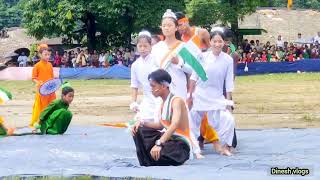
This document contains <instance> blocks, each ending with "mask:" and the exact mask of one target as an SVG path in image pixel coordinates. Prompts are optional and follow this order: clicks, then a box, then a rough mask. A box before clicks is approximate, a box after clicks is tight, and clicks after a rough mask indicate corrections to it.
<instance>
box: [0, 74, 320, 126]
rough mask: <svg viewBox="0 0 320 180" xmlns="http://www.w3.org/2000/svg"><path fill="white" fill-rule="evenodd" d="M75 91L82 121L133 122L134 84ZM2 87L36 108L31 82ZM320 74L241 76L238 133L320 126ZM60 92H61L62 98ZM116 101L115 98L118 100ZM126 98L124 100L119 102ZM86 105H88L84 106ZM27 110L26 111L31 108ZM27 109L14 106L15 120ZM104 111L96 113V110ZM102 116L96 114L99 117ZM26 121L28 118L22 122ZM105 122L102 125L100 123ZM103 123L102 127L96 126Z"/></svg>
mask: <svg viewBox="0 0 320 180" xmlns="http://www.w3.org/2000/svg"><path fill="white" fill-rule="evenodd" d="M68 81H69V82H70V83H71V85H72V86H73V87H74V89H75V91H76V93H75V101H74V104H73V105H72V107H71V110H72V111H73V112H74V113H75V114H77V115H78V117H79V119H81V117H82V115H85V116H86V117H87V118H95V117H97V116H99V117H97V119H104V120H105V119H106V118H109V117H110V119H108V120H107V121H108V122H112V119H122V120H127V119H130V118H131V114H130V112H129V110H128V104H130V95H131V88H130V80H114V79H100V80H68ZM0 87H3V88H6V89H8V90H9V91H11V92H12V94H13V101H12V104H17V103H24V104H26V103H30V104H31V102H32V101H33V99H34V93H35V87H34V84H33V83H32V82H31V81H0ZM319 89H320V73H300V74H297V73H283V74H265V75H254V76H238V77H237V78H236V82H235V91H234V93H233V99H234V101H235V104H236V107H235V111H234V115H235V119H236V122H237V127H238V128H277V127H292V128H303V127H320V120H319V119H320V113H319V107H320V93H319ZM59 94H60V93H59V92H58V93H57V95H59ZM113 97H115V98H114V99H112V98H113ZM117 97H120V98H117ZM84 102H85V103H84ZM30 107H31V105H29V106H27V105H24V107H23V108H24V109H31V108H30ZM21 108H22V107H20V108H19V107H18V106H11V107H10V111H11V112H7V114H9V116H11V117H9V118H11V119H19V117H17V116H21V115H16V114H13V113H17V112H19V111H21ZM97 108H99V109H103V111H99V112H98V111H96V109H97ZM25 112H26V113H29V111H25ZM95 112H96V113H95ZM21 119H22V118H21ZM99 122H100V121H99ZM95 123H97V122H95Z"/></svg>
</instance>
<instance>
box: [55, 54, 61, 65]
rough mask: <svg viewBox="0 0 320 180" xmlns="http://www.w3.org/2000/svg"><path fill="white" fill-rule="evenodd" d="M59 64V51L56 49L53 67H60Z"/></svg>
mask: <svg viewBox="0 0 320 180" xmlns="http://www.w3.org/2000/svg"><path fill="white" fill-rule="evenodd" d="M60 64H61V56H60V55H59V52H58V51H56V54H55V55H54V62H53V65H54V67H60Z"/></svg>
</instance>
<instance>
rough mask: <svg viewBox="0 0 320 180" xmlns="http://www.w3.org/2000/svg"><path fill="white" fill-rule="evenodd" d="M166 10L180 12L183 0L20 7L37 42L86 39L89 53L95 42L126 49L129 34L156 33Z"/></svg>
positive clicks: (53, 0)
mask: <svg viewBox="0 0 320 180" xmlns="http://www.w3.org/2000/svg"><path fill="white" fill-rule="evenodd" d="M168 7H171V8H172V9H174V10H184V8H185V7H184V0H167V1H153V0H92V1H87V0H41V1H40V0H31V1H30V2H28V3H26V4H25V6H24V19H23V22H24V26H25V27H26V28H27V29H28V33H29V34H30V35H32V36H34V37H36V38H37V39H41V38H43V37H53V36H64V35H65V36H68V37H73V38H75V39H79V40H80V39H83V37H84V36H86V39H87V42H88V48H89V49H90V50H92V49H95V46H96V45H97V43H96V42H97V41H96V40H98V42H100V43H99V44H102V45H105V44H108V45H111V46H112V45H115V46H119V45H123V44H125V45H128V44H130V41H131V34H132V33H133V32H138V31H140V30H141V29H143V28H146V29H149V30H151V31H154V32H155V31H157V30H158V29H159V28H158V27H159V25H160V20H161V16H162V14H163V13H164V11H165V9H167V8H168ZM96 38H97V39H96Z"/></svg>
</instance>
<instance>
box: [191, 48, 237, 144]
mask: <svg viewBox="0 0 320 180" xmlns="http://www.w3.org/2000/svg"><path fill="white" fill-rule="evenodd" d="M203 58H204V61H203V62H204V63H203V66H204V69H205V71H206V74H207V77H208V80H207V81H205V82H204V81H201V80H200V79H199V77H198V76H197V74H195V73H193V74H192V76H191V79H192V80H195V81H197V84H196V88H195V91H194V93H193V107H192V110H191V116H192V120H193V123H192V127H191V129H192V131H193V133H194V134H195V135H196V136H197V135H199V132H200V125H201V120H202V117H203V114H204V113H205V112H207V114H208V122H209V124H210V125H211V126H212V127H213V128H214V129H215V130H216V131H217V133H218V135H219V139H220V141H221V142H222V143H223V144H228V145H229V146H231V145H232V140H233V136H234V127H235V122H234V118H233V116H232V114H231V113H230V112H229V111H228V110H226V106H227V105H232V104H233V102H232V101H229V100H226V99H225V97H224V95H223V85H224V82H225V84H226V91H227V92H232V91H233V89H234V83H233V59H232V57H231V56H229V55H228V54H226V53H224V52H221V53H220V54H219V56H215V55H213V53H212V51H210V52H206V53H204V54H203Z"/></svg>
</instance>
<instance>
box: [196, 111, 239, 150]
mask: <svg viewBox="0 0 320 180" xmlns="http://www.w3.org/2000/svg"><path fill="white" fill-rule="evenodd" d="M204 113H205V111H194V110H191V111H190V114H191V119H192V122H191V123H190V129H191V131H192V132H193V134H194V135H195V136H196V137H199V136H200V126H201V121H202V117H203V116H204ZM207 114H208V122H209V125H210V126H211V127H212V128H213V129H214V130H215V131H216V132H217V133H218V136H219V140H220V142H221V144H227V145H228V146H232V140H233V136H234V128H235V121H234V117H233V115H232V114H231V113H230V112H229V111H228V110H212V111H207Z"/></svg>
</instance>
